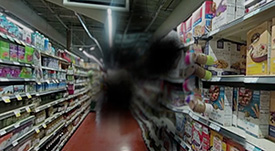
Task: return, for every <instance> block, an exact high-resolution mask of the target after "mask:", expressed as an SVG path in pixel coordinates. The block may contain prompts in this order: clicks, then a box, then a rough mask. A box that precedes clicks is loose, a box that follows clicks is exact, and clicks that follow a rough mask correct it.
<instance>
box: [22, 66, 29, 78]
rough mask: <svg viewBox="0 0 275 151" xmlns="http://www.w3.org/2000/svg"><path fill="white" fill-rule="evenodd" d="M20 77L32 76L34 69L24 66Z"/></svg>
mask: <svg viewBox="0 0 275 151" xmlns="http://www.w3.org/2000/svg"><path fill="white" fill-rule="evenodd" d="M19 76H20V78H32V69H31V68H26V67H22V69H21V73H20V75H19Z"/></svg>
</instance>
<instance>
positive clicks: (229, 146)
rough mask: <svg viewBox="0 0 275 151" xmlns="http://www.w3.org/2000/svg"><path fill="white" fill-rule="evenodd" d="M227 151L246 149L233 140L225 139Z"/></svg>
mask: <svg viewBox="0 0 275 151" xmlns="http://www.w3.org/2000/svg"><path fill="white" fill-rule="evenodd" d="M226 147H227V151H246V150H245V148H244V147H243V146H242V145H240V144H238V143H236V142H235V141H233V140H230V139H229V140H227V141H226Z"/></svg>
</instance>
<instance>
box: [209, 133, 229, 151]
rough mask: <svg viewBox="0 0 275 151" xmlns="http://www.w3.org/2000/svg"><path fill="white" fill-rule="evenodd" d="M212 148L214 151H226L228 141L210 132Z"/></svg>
mask: <svg viewBox="0 0 275 151" xmlns="http://www.w3.org/2000/svg"><path fill="white" fill-rule="evenodd" d="M210 133H211V135H210V146H211V147H212V150H213V151H226V141H225V139H224V137H223V136H222V135H221V134H219V133H218V132H216V131H213V130H211V131H210Z"/></svg>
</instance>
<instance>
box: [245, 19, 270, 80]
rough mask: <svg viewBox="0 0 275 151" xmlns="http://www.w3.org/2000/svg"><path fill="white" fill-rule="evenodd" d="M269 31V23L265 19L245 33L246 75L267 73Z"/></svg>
mask: <svg viewBox="0 0 275 151" xmlns="http://www.w3.org/2000/svg"><path fill="white" fill-rule="evenodd" d="M270 31H271V24H270V22H269V21H267V22H264V23H262V24H261V25H259V26H257V27H255V28H254V29H251V30H250V31H249V32H248V33H247V47H248V51H247V60H246V66H247V67H246V75H268V74H269V66H268V61H269V57H270V56H269V52H270V46H269V44H270V37H271V35H270Z"/></svg>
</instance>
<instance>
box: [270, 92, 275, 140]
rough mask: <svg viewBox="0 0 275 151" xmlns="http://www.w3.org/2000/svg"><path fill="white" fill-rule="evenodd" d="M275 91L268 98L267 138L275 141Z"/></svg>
mask: <svg viewBox="0 0 275 151" xmlns="http://www.w3.org/2000/svg"><path fill="white" fill-rule="evenodd" d="M274 101H275V91H272V92H271V97H270V103H269V105H270V107H269V109H270V111H269V113H270V115H269V130H268V137H269V138H270V139H271V140H273V141H275V103H274Z"/></svg>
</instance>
